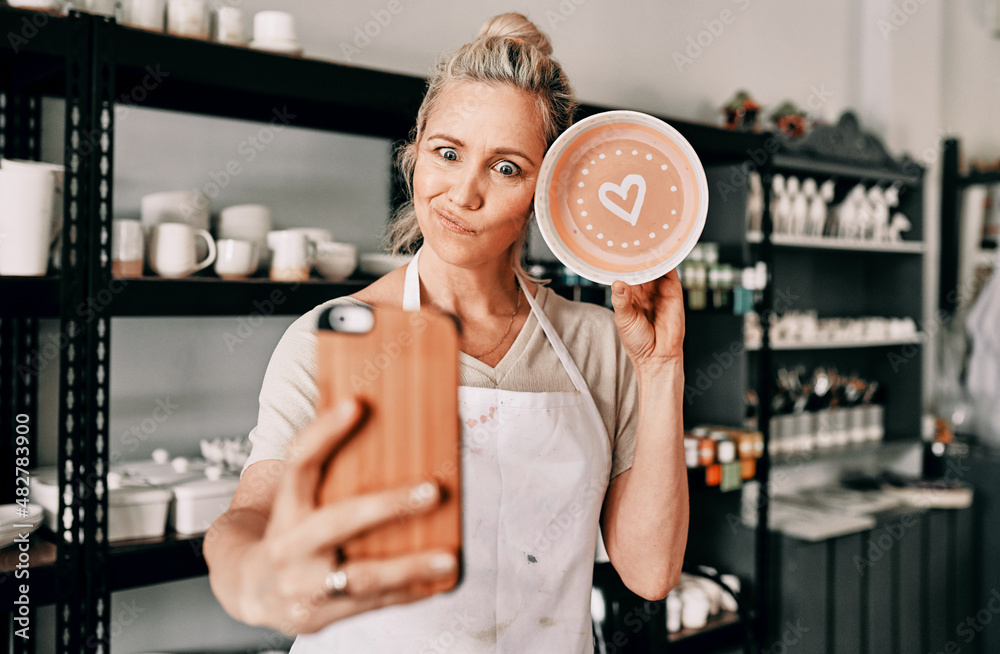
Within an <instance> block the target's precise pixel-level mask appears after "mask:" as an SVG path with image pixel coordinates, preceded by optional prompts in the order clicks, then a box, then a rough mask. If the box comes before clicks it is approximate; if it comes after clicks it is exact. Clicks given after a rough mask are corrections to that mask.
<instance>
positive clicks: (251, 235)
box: [216, 204, 272, 262]
mask: <svg viewBox="0 0 1000 654" xmlns="http://www.w3.org/2000/svg"><path fill="white" fill-rule="evenodd" d="M271 227H272V225H271V210H270V209H269V208H267V207H266V206H264V205H262V204H238V205H234V206H232V207H226V208H225V209H223V210H222V211H220V212H219V221H218V226H217V229H216V234H217V235H218V237H219V238H235V239H238V240H241V241H253V242H254V243H256V244H257V258H258V261H259V262H267V261H269V260H270V256H271V255H270V251H269V250H268V247H267V234H268V232H270V231H271Z"/></svg>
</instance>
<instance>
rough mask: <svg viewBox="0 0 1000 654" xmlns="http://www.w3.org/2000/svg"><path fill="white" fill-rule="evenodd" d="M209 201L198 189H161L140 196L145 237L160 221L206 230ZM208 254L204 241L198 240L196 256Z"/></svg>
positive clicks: (200, 256) (200, 257)
mask: <svg viewBox="0 0 1000 654" xmlns="http://www.w3.org/2000/svg"><path fill="white" fill-rule="evenodd" d="M210 204H211V203H210V201H209V199H208V196H207V195H205V194H204V193H201V192H200V191H162V192H160V193H150V194H149V195H144V196H142V200H141V215H142V226H143V227H144V228H145V229H146V238H147V239H148V238H149V236H150V230H151V229H152V228H153V226H155V225H159V224H160V223H181V224H184V225H189V226H191V227H194V228H195V229H205V230H207V229H208V227H209V222H210V212H209V207H210ZM206 254H208V248H207V247H206V246H205V244H204V243H202V242H200V241H199V242H198V258H199V259H202V258H204V257H205V255H206Z"/></svg>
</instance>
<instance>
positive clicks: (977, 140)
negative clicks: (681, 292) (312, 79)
mask: <svg viewBox="0 0 1000 654" xmlns="http://www.w3.org/2000/svg"><path fill="white" fill-rule="evenodd" d="M908 1H909V2H911V3H916V4H915V6H916V7H918V9H917V11H916V12H915V13H913V15H912V16H907V20H906V21H905V22H903V23H902V24H901V25H900V26H899V29H898V30H893V31H891V32H886V31H884V30H881V29H880V28H879V25H880V23H879V22H878V21H880V20H891V18H892V15H893V14H892V12H893V7H894V6H895V5H894V3H893V2H891V1H890V0H851V1H849V2H823V3H819V2H810V3H804V2H793V1H791V0H772V1H771V2H763V1H762V0H706V1H701V2H683V3H682V2H677V1H672V2H659V1H655V0H633V1H631V2H620V1H612V0H546V1H542V2H537V1H536V2H530V3H529V2H527V1H526V0H524V1H518V2H504V1H500V0H490V1H487V2H479V3H470V2H448V1H445V0H402V6H403V11H402V13H400V14H399V15H398V16H395V17H393V18H392V19H391V20H389V21H387V22H386V24H385V25H384V26H381V25H379V26H378V29H377V30H376V29H375V28H374V27H372V25H377V23H372V21H374V20H376V19H377V18H378V17H381V18H382V19H383V22H385V17H386V16H387V15H388V14H385V13H379V12H382V11H383V10H384V9H385V8H386V7H387V5H388V4H389V3H388V0H363V1H359V0H355V1H353V2H350V3H348V2H336V3H333V2H327V1H321V0H291V1H286V2H282V3H276V2H273V1H270V2H268V1H264V0H242V1H241V0H230V2H229V4H232V5H236V6H240V7H242V8H243V9H244V10H245V11H246V12H247V13H248V14H252V13H253V12H255V11H258V10H261V9H266V8H275V7H276V6H278V5H280V6H281V8H283V9H286V10H289V11H292V12H293V13H294V14H295V15H296V16H297V18H298V29H299V35H300V39H301V41H302V43H303V45H304V47H305V49H306V52H307V54H308V55H310V56H315V57H319V58H328V59H332V60H336V61H340V62H346V61H348V56H347V54H345V52H346V50H345V45H346V46H355V47H357V46H364V47H361V48H358V51H357V52H353V53H348V54H349V55H350V56H349V59H350V61H352V62H353V63H355V64H358V65H362V66H368V67H375V68H383V69H389V70H394V71H401V72H407V73H414V74H421V75H423V74H426V73H427V71H428V70H429V68H430V67H431V65H432V64H433V62H434V61H435V59H436V58H437V56H438V54H439V53H440V52H443V51H448V50H451V49H453V48H455V47H456V46H458V45H460V44H461V43H463V42H465V41H467V40H469V39H470V38H471V37H473V36H474V35H475V33H476V32H477V30H478V28H479V26H480V25H481V24H482V23H483V21H484V20H486V19H487V18H488V17H489V16H491V15H493V14H496V13H499V12H502V11H509V10H517V11H523V12H525V13H527V14H528V16H529V17H530V18H532V19H534V20H535V21H536V22H537V23H538V24H539V26H540V27H541V28H542V29H543V30H545V31H546V32H547V33H548V34H549V36H550V37H551V39H552V41H553V44H554V48H555V55H556V56H557V57H558V58H559V59H560V61H561V62H562V63H563V64H564V66H565V68H566V70H567V72H568V74H569V76H570V79H571V81H572V83H573V84H574V86H575V88H576V90H577V93H578V95H579V97H580V99H581V100H583V101H586V102H593V103H597V104H606V105H616V106H623V107H630V108H635V109H640V110H646V111H650V112H654V113H657V114H661V115H669V116H676V117H678V118H683V119H688V120H698V121H704V122H709V123H717V122H718V121H719V117H720V113H719V109H718V108H719V107H720V106H721V105H722V104H723V103H724V102H725V101H726V100H727V99H728V98H729V97H730V96H731V95H732V93H733V92H735V91H736V90H737V89H740V88H746V89H748V90H750V91H751V93H752V94H753V95H754V97H755V98H756V99H757V100H758V101H759V102H761V103H762V104H763V105H764V107H765V111H767V109H769V108H771V107H774V106H776V105H777V104H778V103H780V102H782V101H783V100H785V99H792V100H793V101H795V102H797V103H798V104H800V105H803V104H806V103H807V102H808V101H809V100H810V98H811V97H812V98H817V97H822V98H823V103H822V106H821V107H820V113H821V114H822V115H824V116H825V117H826V118H828V119H831V120H833V119H835V118H836V117H837V116H838V115H839V114H840V112H841V111H842V110H844V109H845V108H849V107H854V108H857V109H858V111H859V114H860V115H861V117H862V120H863V121H864V123H865V124H867V125H869V126H871V127H873V128H875V129H877V130H878V131H880V132H882V133H883V134H884V136H885V137H886V138H887V141H888V144H889V146H890V149H891V150H892V151H893V152H895V153H899V152H900V151H901V150H904V149H905V150H909V151H910V152H912V153H914V154H915V156H916V157H917V158H921V157H922V156H923V155H922V153H923V152H924V151H925V150H927V149H929V150H930V151H932V152H933V151H934V150H935V148H936V147H937V144H938V142H939V140H940V138H941V134H940V133H939V132H940V130H941V129H943V128H944V129H947V131H948V132H951V133H957V134H960V135H962V137H963V139H964V143H965V146H966V152H968V153H971V154H977V155H980V156H984V157H993V158H996V157H1000V128H998V127H997V119H996V109H997V105H998V102H997V101H998V100H1000V97H998V96H1000V90H998V89H1000V84H998V83H997V80H998V71H1000V41H998V40H997V39H995V38H993V37H991V36H990V34H989V31H988V30H987V29H986V28H985V27H984V26H983V22H984V19H981V17H982V16H984V15H985V14H986V13H988V12H987V9H988V5H989V3H987V0H957V1H955V2H949V3H946V2H944V0H908ZM897 4H899V5H900V6H901V5H902V4H903V3H902V2H901V1H900V2H898V3H897ZM372 12H375V14H374V15H373V13H372ZM723 12H730V13H728V14H723ZM366 26H368V27H369V28H370V29H371V31H372V32H373V33H374V32H376V31H377V32H378V33H377V34H376V35H375V36H374V37H372V38H370V39H369V41H368V42H367V43H365V42H364V41H361V40H359V41H357V42H355V41H354V39H355V37H356V35H357V31H356V30H362V31H363V30H364V29H365V28H366ZM713 30H714V33H713ZM699 39H700V40H701V45H700V46H699V45H697V44H698V41H699ZM692 43H693V44H695V45H692ZM699 48H700V49H699ZM685 57H686V58H687V59H684V58H685ZM61 125H62V116H61V110H60V107H59V103H46V129H47V138H46V144H45V152H46V158H47V159H49V160H59V159H60V158H61ZM256 129H257V128H256V127H255V126H254V125H252V124H249V123H244V122H239V121H223V120H217V119H208V118H199V117H192V116H185V115H177V114H171V113H167V112H153V111H147V110H142V109H141V108H139V109H133V110H131V111H130V112H129V114H128V116H126V117H124V118H123V119H122V120H120V121H119V123H118V124H117V132H116V161H115V167H116V181H115V190H116V196H115V214H116V216H125V217H127V216H135V215H137V212H138V201H139V198H140V196H141V195H142V194H144V193H147V192H152V191H156V190H167V189H173V188H204V185H205V184H206V183H207V182H208V181H209V180H210V179H211V178H210V174H211V173H212V172H213V171H216V170H219V169H221V168H223V167H224V165H225V163H226V162H227V161H229V160H230V159H233V158H235V157H238V156H239V155H238V150H237V148H238V145H239V143H240V142H241V141H242V140H243V139H245V138H246V137H247V136H248V135H249V134H252V133H253V132H254V131H256ZM925 159H926V162H927V163H928V164H929V165H931V166H932V171H931V173H932V174H931V175H930V176H929V177H928V196H927V216H925V220H927V229H925V234H928V236H929V241H930V243H931V245H932V249H933V248H936V229H937V228H936V224H937V223H936V215H937V206H936V197H937V195H936V189H935V185H936V184H937V183H938V182H937V176H936V174H935V172H936V171H935V169H933V165H934V161H932V160H931V159H932V157H926V158H925ZM388 167H389V153H388V148H387V145H386V143H384V142H381V141H378V140H373V139H366V138H357V137H347V136H338V135H328V134H322V133H317V132H313V131H308V130H297V129H289V130H286V131H285V132H282V133H281V134H279V135H278V137H277V138H276V139H275V141H274V143H273V144H272V145H270V146H268V148H267V149H266V150H265V151H264V152H262V153H261V155H260V157H259V158H258V159H257V160H255V161H254V162H252V163H250V164H248V165H245V166H244V172H243V173H242V174H241V175H240V176H239V177H238V178H236V179H235V180H233V182H232V183H231V184H230V185H229V186H228V187H227V188H226V189H224V191H223V192H222V194H221V195H220V197H219V198H218V200H217V201H215V202H214V203H213V208H214V209H216V210H217V209H218V208H220V207H222V206H225V205H226V204H230V203H238V202H264V203H267V204H270V205H271V206H272V207H274V209H275V215H276V222H277V224H278V225H279V226H295V225H324V226H329V227H331V228H332V229H333V230H334V231H335V233H336V235H337V236H338V237H339V238H342V239H344V240H351V241H355V242H357V243H359V244H361V245H362V247H363V248H364V249H374V248H375V247H376V245H377V242H376V234H377V231H378V229H379V227H380V226H381V224H382V223H383V222H384V220H385V217H386V215H387V211H388V189H387V181H386V180H387V171H388ZM928 261H929V266H928V269H927V271H926V274H925V283H926V284H928V285H929V287H931V286H933V285H934V283H935V280H936V273H935V270H936V268H935V263H934V262H935V261H936V253H932V254H931V255H930V256H929V257H928ZM915 281H916V280H915ZM926 302H927V306H928V311H930V309H931V307H933V306H935V300H934V293H933V290H928V295H927V298H926ZM239 321H240V317H235V318H218V319H198V320H181V319H169V320H161V319H120V320H115V321H114V323H113V326H112V343H113V348H112V377H111V387H112V403H111V410H112V422H111V440H112V442H111V447H112V455H113V456H119V455H121V456H127V457H128V458H133V457H140V456H147V455H148V452H149V451H150V450H152V449H153V448H154V447H167V448H168V449H170V450H171V451H173V452H175V453H177V454H193V453H195V452H196V451H197V441H198V439H199V438H203V437H209V438H212V437H215V436H233V435H238V434H243V433H245V432H246V431H247V430H248V429H249V428H251V427H252V426H253V424H254V422H255V412H256V397H257V393H258V390H259V386H260V380H261V377H262V375H263V371H264V367H265V366H266V363H267V360H268V357H269V355H270V352H271V350H272V349H273V347H274V344H275V343H276V342H277V339H278V338H279V337H280V334H281V332H282V331H283V329H284V328H285V326H287V324H288V323H289V321H290V319H286V318H274V319H269V320H268V321H267V322H266V323H265V325H264V326H262V327H260V328H258V329H257V330H256V331H255V332H254V335H253V337H252V339H250V340H249V341H248V342H247V343H246V344H245V346H241V347H240V348H239V349H238V351H235V352H230V351H229V350H228V349H227V348H226V347H225V344H224V341H223V340H222V339H223V335H224V333H225V332H226V331H230V330H235V329H236V327H237V326H238V325H239ZM52 328H53V327H52V326H48V327H47V332H49V333H51V329H52ZM927 356H928V358H930V356H931V354H930V353H928V355H927ZM49 387H50V388H51V387H52V385H51V384H50V385H49ZM165 397H169V398H172V399H173V400H175V401H176V402H177V403H178V404H179V405H180V406H181V409H180V410H179V411H178V412H177V413H176V414H175V415H174V416H172V417H171V418H170V419H169V420H167V421H166V422H164V423H163V424H161V425H158V427H157V429H156V430H155V431H154V432H153V433H151V434H149V435H148V438H145V439H144V440H143V441H142V442H141V444H140V446H138V447H135V448H134V449H133V447H132V445H131V444H130V443H131V441H125V440H124V439H123V438H122V435H123V434H125V433H126V432H128V431H129V429H130V428H132V427H137V426H140V425H141V424H142V421H143V420H145V419H146V418H147V417H148V416H149V415H150V413H151V412H152V410H153V408H154V407H155V406H156V401H157V400H158V399H163V398H165ZM42 424H43V425H49V429H50V430H54V428H55V427H54V420H51V421H44V422H43V423H42ZM47 441H48V442H49V443H54V441H53V439H52V436H51V433H50V434H49V436H48V437H47ZM48 456H49V457H50V460H51V457H54V446H51V447H49V448H48ZM192 597H194V599H192ZM133 598H138V599H139V600H140V603H142V604H144V605H148V606H151V607H153V606H155V607H156V610H155V612H151V613H150V614H147V617H146V618H145V620H144V621H142V622H140V623H139V624H140V625H148V630H147V628H146V627H140V628H131V629H129V630H128V631H126V632H125V633H123V634H122V635H121V636H120V637H119V638H117V639H116V641H115V651H116V652H128V651H140V650H142V649H152V648H157V649H167V648H170V647H181V646H186V647H191V646H192V645H193V644H194V643H195V642H197V636H198V634H199V633H200V634H203V636H204V640H205V642H206V644H207V643H208V642H209V641H211V643H212V644H220V643H223V642H228V643H229V644H230V646H232V647H234V648H235V647H239V646H241V645H244V644H245V645H249V644H250V643H253V642H259V640H260V636H259V633H258V632H256V631H253V630H249V629H238V628H236V627H235V626H234V625H233V623H232V621H231V620H229V619H228V618H227V617H226V616H224V615H223V614H222V612H221V610H218V609H217V608H214V609H213V608H211V607H212V606H213V600H212V599H211V597H210V595H209V591H208V588H207V584H206V583H204V582H203V581H202V582H197V581H195V582H185V583H181V584H170V585H165V586H163V587H161V588H157V589H144V590H141V591H134V592H133V593H130V594H127V595H126V594H119V595H118V596H116V598H115V601H114V603H115V604H116V605H118V604H119V603H121V602H123V601H125V600H127V599H133ZM192 601H194V602H195V603H194V604H193V605H194V606H197V607H199V613H198V620H197V621H192V620H191V619H190V615H189V614H188V613H187V609H186V608H185V607H190V606H192ZM172 634H176V636H174V635H172ZM220 634H222V635H225V637H224V638H223V637H221V636H220Z"/></svg>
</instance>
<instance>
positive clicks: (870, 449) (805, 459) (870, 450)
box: [771, 433, 918, 467]
mask: <svg viewBox="0 0 1000 654" xmlns="http://www.w3.org/2000/svg"><path fill="white" fill-rule="evenodd" d="M917 442H918V441H917V439H916V435H915V434H909V433H887V434H886V435H885V438H884V439H883V440H881V441H877V442H868V443H850V444H847V445H838V446H835V447H826V448H815V449H812V450H806V451H801V452H782V453H781V454H772V455H771V464H772V465H774V466H775V467H778V466H781V467H789V466H797V465H804V464H810V463H820V462H831V461H847V460H852V459H856V458H858V457H862V456H871V455H879V456H892V455H895V454H902V453H904V452H906V451H908V450H910V449H912V448H913V447H915V446H916V444H917Z"/></svg>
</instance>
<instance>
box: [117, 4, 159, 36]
mask: <svg viewBox="0 0 1000 654" xmlns="http://www.w3.org/2000/svg"><path fill="white" fill-rule="evenodd" d="M165 5H166V2H165V0H124V1H123V2H122V22H123V23H125V24H126V25H130V26H132V27H139V28H142V29H145V30H152V31H154V32H162V31H163V24H164V22H165V21H164V6H165Z"/></svg>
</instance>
